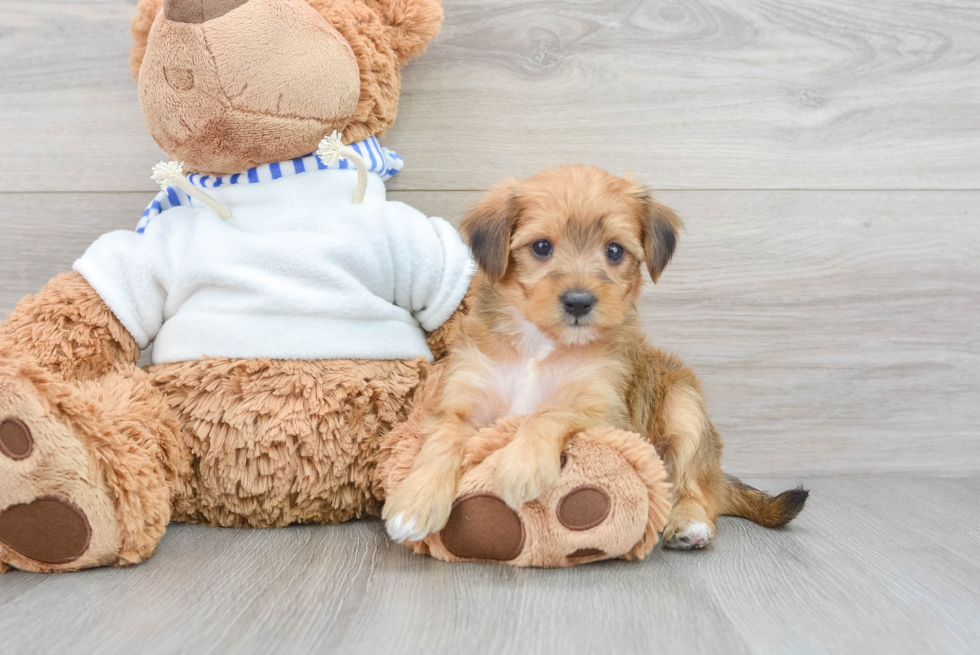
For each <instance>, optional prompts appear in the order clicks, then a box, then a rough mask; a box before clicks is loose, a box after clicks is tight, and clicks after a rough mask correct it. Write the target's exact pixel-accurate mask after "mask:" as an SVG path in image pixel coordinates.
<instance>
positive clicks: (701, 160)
mask: <svg viewBox="0 0 980 655" xmlns="http://www.w3.org/2000/svg"><path fill="white" fill-rule="evenodd" d="M134 4H135V3H134V0H127V1H126V2H121V1H119V0H85V1H83V2H82V1H80V2H70V3H69V2H55V1H52V0H45V1H43V2H42V1H30V2H28V1H26V0H7V1H6V2H4V4H3V8H2V10H0V31H2V33H3V34H4V38H3V39H0V57H2V58H3V60H4V62H5V65H4V66H3V67H2V68H0V96H2V97H3V102H2V103H0V191H41V190H47V191H133V190H150V189H152V183H151V182H150V181H149V179H148V177H147V171H148V170H149V168H150V166H152V165H153V164H154V163H156V161H158V160H159V159H160V158H161V154H160V153H159V151H158V150H157V148H156V146H155V145H154V144H153V142H152V141H151V140H150V138H149V137H148V136H147V134H146V133H145V131H144V129H143V127H142V125H141V121H140V116H139V110H138V106H137V98H136V88H135V84H134V83H133V82H132V80H131V79H130V77H129V73H128V70H127V63H126V62H127V51H128V48H129V41H130V37H129V34H128V21H129V18H130V16H131V15H132V11H133V9H132V7H133V5H134ZM978 47H980V7H978V6H977V4H976V3H975V2H972V1H971V0H942V1H939V2H929V1H926V0H903V1H901V2H893V3H888V4H887V5H883V4H879V3H868V2H860V1H859V0H805V1H803V0H795V1H792V2H779V3H772V2H765V1H762V0H756V1H753V2H735V1H734V0H708V1H706V2H695V1H694V0H679V1H678V2H673V3H670V4H662V3H660V2H657V1H656V0H603V1H601V2H590V3H574V2H565V1H559V0H545V1H543V2H535V3H524V2H517V1H515V0H493V1H489V0H465V1H463V0H459V1H454V2H451V3H446V21H445V27H444V30H443V33H442V34H441V36H440V37H439V38H438V39H437V40H436V41H435V42H434V43H433V44H432V45H431V47H430V49H429V52H428V53H427V54H426V55H425V56H424V57H422V58H421V59H420V60H418V61H417V62H414V63H412V64H411V65H410V66H409V67H407V68H406V69H405V75H404V85H403V94H402V101H401V107H400V113H399V120H398V123H397V124H396V126H395V127H394V128H393V129H392V130H391V132H390V134H389V137H388V138H387V140H386V143H387V144H388V145H390V146H392V147H394V148H396V149H397V150H399V151H400V153H401V154H402V156H403V157H405V159H406V161H407V166H406V169H405V171H404V172H403V173H402V174H401V175H399V177H397V178H396V179H395V180H394V181H393V188H400V189H412V190H425V189H428V190H437V189H446V190H463V189H483V188H486V187H487V185H489V184H490V183H492V182H493V181H495V180H497V179H498V178H500V177H502V176H505V175H514V176H519V177H520V176H525V175H528V174H530V173H533V172H536V171H538V170H541V169H543V168H547V167H549V166H553V165H556V164H562V163H570V162H578V161H581V162H586V163H594V164H598V165H601V166H604V167H606V168H609V169H610V170H613V171H616V172H621V171H624V170H634V171H636V172H637V173H638V174H640V176H641V177H643V178H645V179H649V180H650V181H652V182H653V183H655V184H656V185H657V186H659V187H661V188H684V189H697V188H743V189H759V188H846V189H853V188H889V189H895V188H903V187H904V188H958V189H975V188H977V186H978V183H980V121H977V120H976V117H977V115H978V113H980V59H978V58H977V57H976V56H975V53H976V51H977V49H978Z"/></svg>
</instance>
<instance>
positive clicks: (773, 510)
mask: <svg viewBox="0 0 980 655" xmlns="http://www.w3.org/2000/svg"><path fill="white" fill-rule="evenodd" d="M725 487H726V491H727V499H726V502H725V503H724V504H723V505H722V510H721V513H722V514H724V515H725V516H738V517H741V518H743V519H748V520H750V521H752V522H753V523H758V524H759V525H761V526H764V527H767V528H778V527H781V526H784V525H786V524H787V523H789V522H790V521H792V520H793V519H795V518H796V515H797V514H799V513H800V512H801V511H803V505H805V504H806V499H807V497H809V495H810V492H809V491H808V490H807V489H804V488H803V487H797V488H796V489H790V490H788V491H784V492H783V493H781V494H779V495H778V496H770V495H769V494H767V493H765V492H764V491H759V490H758V489H756V488H755V487H750V486H749V485H747V484H745V483H744V482H742V481H741V480H739V479H738V478H736V477H735V476H734V475H727V474H726V475H725Z"/></svg>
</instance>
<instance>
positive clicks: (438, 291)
mask: <svg viewBox="0 0 980 655" xmlns="http://www.w3.org/2000/svg"><path fill="white" fill-rule="evenodd" d="M362 143H363V142H362ZM311 157H312V156H311ZM299 161H300V160H293V161H291V162H283V163H281V164H277V165H266V167H263V169H262V170H261V171H255V174H251V173H252V171H249V172H246V173H243V174H241V176H240V180H241V181H240V183H239V182H238V180H236V183H231V180H230V177H229V179H228V180H226V181H225V182H224V183H222V184H219V185H217V186H214V185H213V180H212V184H207V180H205V182H204V183H203V184H202V183H201V182H200V180H199V179H198V180H196V181H195V180H192V182H194V183H195V184H196V185H197V186H201V187H202V188H206V190H207V193H208V194H209V195H211V196H213V197H214V198H215V199H217V200H218V201H220V202H221V203H223V204H224V205H225V206H226V207H228V209H230V210H231V213H232V218H230V219H228V220H222V219H221V218H220V217H218V215H217V214H215V213H214V212H213V211H212V210H210V209H208V208H207V207H205V206H204V205H203V204H202V203H200V202H199V201H198V200H196V199H193V198H191V197H190V196H187V195H186V194H185V195H183V196H182V197H181V198H180V199H179V204H177V205H176V206H170V208H168V209H166V210H165V211H157V212H155V213H154V216H153V217H152V220H150V221H146V220H145V219H146V216H144V221H143V222H141V224H140V229H141V230H142V231H141V232H129V231H118V232H111V233H109V234H106V235H103V236H102V237H101V238H99V239H98V240H97V241H96V242H95V243H93V244H92V246H90V247H89V249H88V250H87V251H86V252H85V254H84V255H83V256H82V257H81V258H79V259H78V260H77V261H76V262H75V265H74V268H75V270H76V271H78V272H79V273H80V274H81V275H82V276H83V277H84V278H85V279H86V281H88V283H89V284H91V285H92V287H93V288H94V289H95V291H96V292H97V293H98V294H99V296H101V298H102V299H103V300H104V301H105V302H106V304H107V305H108V306H109V308H110V309H111V310H112V312H113V313H114V314H115V315H116V317H117V318H118V319H119V321H120V322H121V323H122V324H123V326H124V327H125V328H126V329H127V330H129V332H130V334H132V336H133V337H134V338H135V339H136V342H137V343H138V344H139V346H140V348H146V347H148V346H149V345H150V344H151V343H152V345H153V351H152V361H153V363H155V364H161V363H170V362H179V361H187V360H197V359H202V358H204V357H230V358H247V359H256V358H275V359H411V358H416V357H424V358H426V359H430V360H431V359H432V354H431V352H430V351H429V348H428V345H427V344H426V341H425V336H426V335H425V332H426V331H432V330H434V329H435V328H437V327H439V326H440V325H442V323H444V322H445V321H446V320H447V319H448V318H449V317H450V316H451V315H452V313H453V312H454V311H455V309H456V307H457V306H458V305H459V303H460V301H461V300H462V298H463V296H464V295H465V294H466V290H467V288H468V287H469V281H470V277H471V276H472V274H473V271H474V268H475V267H474V264H473V261H472V258H471V256H470V253H469V250H468V248H467V247H466V246H465V245H464V244H463V242H462V241H461V239H460V238H459V235H458V234H457V233H456V231H455V230H454V229H453V227H452V226H451V225H449V223H447V222H446V221H444V220H442V219H441V218H429V217H426V216H425V215H423V214H422V213H421V212H419V211H418V210H416V209H414V208H412V207H410V206H408V205H406V204H404V203H401V202H392V201H387V200H386V198H385V187H384V182H383V179H382V176H381V174H379V173H377V172H370V173H369V174H368V186H367V192H366V194H365V197H364V202H363V203H362V204H357V205H355V204H353V203H352V202H351V198H352V197H353V194H354V190H355V187H356V185H357V172H356V171H355V170H354V168H353V166H352V165H351V166H350V167H349V168H346V167H345V168H339V167H337V166H336V165H334V167H327V166H322V167H318V166H317V165H316V161H318V158H315V157H313V161H311V162H309V163H307V164H305V165H304V164H302V163H300V164H299V165H297V164H296V162H299ZM310 163H312V164H313V165H309V164H310ZM273 167H275V168H276V169H278V173H279V174H278V175H277V176H273V175H272V174H271V172H270V169H271V168H273ZM287 169H288V170H289V172H290V174H282V173H283V171H284V170H287ZM253 170H254V169H253ZM263 178H264V179H263ZM167 191H170V190H167ZM167 191H165V192H164V194H166V193H167Z"/></svg>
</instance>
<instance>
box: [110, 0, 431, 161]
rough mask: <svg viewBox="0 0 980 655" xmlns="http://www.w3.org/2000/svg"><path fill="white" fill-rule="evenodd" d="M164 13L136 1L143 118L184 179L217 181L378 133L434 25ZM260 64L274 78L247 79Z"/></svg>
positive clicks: (381, 14) (333, 16)
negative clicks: (209, 176) (192, 18)
mask: <svg viewBox="0 0 980 655" xmlns="http://www.w3.org/2000/svg"><path fill="white" fill-rule="evenodd" d="M163 4H164V3H163V0H140V2H139V4H138V6H137V15H136V17H135V18H134V19H133V22H132V33H133V37H134V39H135V44H134V46H133V49H132V51H131V54H130V62H129V66H130V72H131V73H132V75H133V79H135V80H136V81H137V82H138V83H139V85H140V96H141V106H142V108H143V116H144V119H145V122H146V124H147V128H148V129H149V130H150V134H151V135H152V136H153V138H154V139H155V140H156V141H157V143H158V144H160V147H161V148H163V150H164V151H165V152H167V153H168V154H170V155H171V156H173V157H175V158H178V159H181V160H184V161H185V164H186V170H188V171H198V172H206V173H218V174H223V173H235V172H239V171H243V170H245V169H247V168H250V167H252V166H255V165H257V164H260V163H266V162H270V161H285V160H288V159H292V158H294V157H299V156H301V155H305V154H307V153H309V152H312V151H313V150H315V149H316V147H317V144H318V142H319V140H320V138H322V136H323V135H324V134H325V133H329V132H330V131H331V130H333V129H338V130H340V131H341V132H342V133H343V135H344V142H345V143H353V142H357V141H361V140H362V139H366V138H367V137H369V136H377V135H380V134H383V133H384V132H385V131H386V130H387V129H388V128H389V127H390V126H391V124H392V123H393V122H394V120H395V116H396V114H397V110H398V95H399V92H400V88H401V76H400V75H401V74H400V70H399V68H400V66H401V65H402V64H404V63H406V62H407V61H409V60H410V59H411V58H412V57H415V56H418V55H419V54H421V53H422V52H423V51H424V50H425V46H426V45H427V44H428V42H429V41H430V40H431V39H432V38H433V37H435V35H436V34H437V33H438V31H439V27H440V25H441V22H442V7H441V5H440V4H439V2H438V0H371V1H370V2H364V1H363V0H309V2H308V7H307V3H305V2H304V1H303V0H259V1H256V0H253V1H252V2H249V3H245V4H244V5H242V6H241V7H238V8H236V9H234V10H233V11H232V12H229V13H227V14H225V15H223V16H221V17H219V18H217V19H214V20H211V21H208V22H207V23H203V24H197V23H193V24H190V23H177V22H173V21H164V20H163V16H162V13H161V12H162V8H163ZM309 8H312V9H313V10H315V11H312V12H311V11H309ZM309 14H319V16H320V17H321V18H322V20H314V19H312V18H311V17H310V15H309ZM243 30H244V31H245V33H244V35H243V33H242V32H243ZM151 32H152V35H153V38H152V40H151V39H150V35H151ZM148 42H150V43H151V48H150V50H149V51H148V49H147V43H148ZM270 43H273V44H277V45H276V46H275V47H271V48H270V47H268V44H270ZM282 44H288V47H284V46H283V45H282ZM148 53H149V55H148ZM148 56H149V59H147V57H148ZM268 57H276V58H277V60H278V63H277V65H276V66H274V67H273V68H275V69H276V70H280V71H281V74H279V75H276V76H275V77H272V78H269V79H259V80H256V79H254V75H255V73H254V71H255V70H256V69H259V68H263V67H256V66H251V67H250V66H248V65H247V63H248V60H249V59H250V58H266V59H267V58H268ZM348 58H350V62H349V63H347V59H348ZM191 71H193V73H191ZM296 80H302V83H296Z"/></svg>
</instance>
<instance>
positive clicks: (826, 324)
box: [0, 191, 980, 474]
mask: <svg viewBox="0 0 980 655" xmlns="http://www.w3.org/2000/svg"><path fill="white" fill-rule="evenodd" d="M390 197H391V198H392V199H397V200H403V201H405V202H408V203H410V204H412V205H413V206H416V207H418V208H419V209H421V210H422V211H424V212H426V213H427V214H429V215H437V216H444V217H446V218H447V219H448V220H450V221H451V222H453V223H458V221H459V219H460V217H461V216H462V215H463V213H464V212H465V210H466V208H467V207H469V206H470V205H471V204H472V203H473V202H474V201H475V200H476V199H477V198H478V197H479V194H478V193H473V192H459V193H455V192H452V193H451V192H407V191H395V192H392V193H391V194H390ZM659 197H660V199H661V200H663V201H664V202H666V203H667V204H669V205H671V206H673V207H674V208H675V209H677V211H678V212H679V213H680V215H681V216H682V217H683V218H684V219H685V221H686V223H687V229H686V232H685V233H684V235H683V236H682V238H681V242H680V246H679V248H678V251H677V253H676V255H675V257H674V261H673V262H672V264H671V265H670V267H668V269H667V271H666V272H665V273H664V275H663V277H662V278H661V281H660V283H659V284H658V285H657V286H654V285H652V284H648V285H647V289H646V291H645V293H644V296H643V299H642V304H641V315H642V318H643V324H644V328H645V330H646V332H647V334H648V335H649V337H650V340H651V342H652V343H653V344H654V345H656V346H657V347H660V348H663V349H666V350H669V351H672V352H676V353H678V354H680V355H681V356H682V357H683V358H684V359H685V361H686V362H687V363H688V364H689V365H691V366H693V367H694V370H695V371H696V372H697V373H698V375H699V376H700V377H701V379H702V381H703V382H704V387H705V391H706V393H707V396H708V408H709V411H710V412H711V415H712V418H713V420H714V422H715V425H716V426H717V428H718V429H719V430H720V432H721V434H722V437H723V439H724V441H725V443H726V457H725V467H726V468H727V469H728V470H730V471H731V472H733V473H736V474H746V473H755V474H766V473H769V474H775V473H787V474H789V473H797V472H800V473H810V474H813V473H833V472H843V473H862V472H887V471H939V472H968V471H978V470H980V438H978V436H980V433H978V430H980V403H978V402H977V400H976V399H977V398H980V331H978V330H977V327H976V326H977V325H980V303H977V298H980V259H978V258H977V256H976V255H977V253H978V252H980V210H978V209H977V208H978V207H980V192H968V191H961V192H939V191H928V192H926V191H908V192H873V191H867V192H854V191H835V192H828V191H820V192H818V191H807V192H802V191H795V192H794V191H710V192H709V191H669V192H663V193H661V194H659ZM146 199H147V198H146V196H145V195H144V194H132V193H124V194H0V220H2V221H3V225H4V226H5V234H6V235H7V241H6V243H7V244H9V246H8V252H12V253H16V255H15V256H13V257H4V258H0V315H2V313H6V312H8V311H10V310H11V309H12V308H13V305H14V303H15V302H16V300H17V299H19V298H20V297H21V296H23V295H24V294H26V293H30V292H33V291H36V290H37V289H39V288H40V287H41V286H42V285H43V284H44V283H45V282H46V281H47V280H48V279H50V278H51V277H53V276H54V275H55V274H56V273H58V272H60V271H62V270H67V269H68V268H70V266H71V262H72V261H73V260H74V259H75V258H76V257H78V256H79V255H80V254H81V253H82V252H84V250H85V248H86V247H87V246H88V244H89V243H90V242H91V241H92V240H94V239H95V238H96V237H97V236H98V235H99V234H102V233H103V232H106V231H108V230H110V229H132V227H133V225H134V222H135V217H136V216H138V214H139V213H140V211H141V207H142V205H143V203H145V202H146ZM41 207H43V208H44V213H43V215H39V211H40V210H39V208H41ZM52 235H57V236H56V238H53V237H52Z"/></svg>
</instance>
